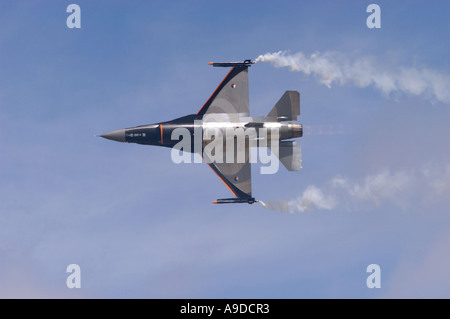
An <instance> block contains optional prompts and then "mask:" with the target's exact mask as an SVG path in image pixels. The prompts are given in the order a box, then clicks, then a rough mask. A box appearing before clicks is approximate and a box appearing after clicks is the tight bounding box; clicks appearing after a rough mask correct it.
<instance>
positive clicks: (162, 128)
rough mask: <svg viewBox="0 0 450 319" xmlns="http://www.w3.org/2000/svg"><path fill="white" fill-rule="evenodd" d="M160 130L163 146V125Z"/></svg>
mask: <svg viewBox="0 0 450 319" xmlns="http://www.w3.org/2000/svg"><path fill="white" fill-rule="evenodd" d="M159 129H160V130H161V144H163V128H162V124H161V125H159Z"/></svg>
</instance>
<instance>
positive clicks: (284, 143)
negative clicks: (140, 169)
mask: <svg viewBox="0 0 450 319" xmlns="http://www.w3.org/2000/svg"><path fill="white" fill-rule="evenodd" d="M254 63H255V62H254V61H251V60H245V61H244V62H210V63H209V64H210V65H212V66H214V67H231V70H230V71H229V73H228V74H227V75H226V76H225V78H224V79H223V80H222V82H221V83H220V84H219V86H218V87H217V88H216V90H215V91H214V92H213V93H212V95H211V96H210V98H209V99H208V100H207V101H206V102H205V104H204V105H203V106H202V107H201V108H200V110H199V111H198V112H197V113H196V114H190V115H186V116H183V117H180V118H177V119H175V120H172V121H167V122H160V123H155V124H149V125H140V126H136V127H132V128H126V129H119V130H114V131H111V132H108V133H105V134H103V135H101V137H104V138H106V139H109V140H113V141H118V142H126V143H138V144H144V145H155V146H164V147H170V148H172V149H176V150H178V152H180V151H183V152H191V153H199V154H200V155H202V158H203V160H204V161H205V162H206V163H207V164H208V165H209V166H210V167H211V168H212V170H213V171H214V172H215V173H216V174H217V176H218V177H219V178H220V180H221V181H222V182H223V183H224V184H225V185H226V186H227V187H228V189H229V190H230V191H231V193H233V195H234V198H223V199H217V200H216V201H213V203H215V204H225V203H249V204H253V203H255V202H257V200H256V199H255V198H254V197H253V195H252V183H251V163H253V161H252V160H251V155H250V148H251V147H255V146H256V147H261V146H267V147H268V148H270V149H271V151H272V153H275V154H276V156H277V157H278V158H279V160H280V162H281V163H282V164H283V165H284V166H285V167H286V168H287V169H288V170H290V171H297V170H299V169H300V168H301V149H300V146H299V145H298V144H297V141H295V140H292V139H293V138H298V137H301V136H302V135H303V128H302V125H301V124H297V123H292V121H297V116H298V115H300V94H299V93H298V92H297V91H286V92H285V93H284V94H283V96H282V97H281V98H280V100H279V101H278V102H277V103H276V104H275V106H274V107H273V109H272V110H271V111H270V112H269V114H267V115H266V116H259V117H251V116H250V112H249V89H248V68H249V67H250V66H251V65H252V64H254ZM230 129H231V134H230V133H229V132H230ZM211 130H212V132H213V133H211ZM208 131H209V133H208ZM180 132H181V133H183V132H187V133H188V134H189V135H190V136H189V142H191V141H194V142H193V143H188V144H186V143H181V142H180V137H184V135H182V134H180ZM212 136H214V139H212ZM219 137H220V138H222V141H220V140H219ZM241 137H243V138H242V139H241ZM238 140H240V141H243V143H239V142H238ZM214 141H216V142H215V143H213V142H214ZM185 142H186V141H185ZM186 145H188V146H186ZM211 145H213V146H214V147H211ZM230 145H231V146H230ZM211 149H215V150H214V151H212V150H211ZM207 150H209V152H207ZM266 151H267V149H266ZM221 152H223V153H221ZM230 152H231V155H230V156H228V154H230ZM213 153H214V154H213ZM239 156H241V157H239Z"/></svg>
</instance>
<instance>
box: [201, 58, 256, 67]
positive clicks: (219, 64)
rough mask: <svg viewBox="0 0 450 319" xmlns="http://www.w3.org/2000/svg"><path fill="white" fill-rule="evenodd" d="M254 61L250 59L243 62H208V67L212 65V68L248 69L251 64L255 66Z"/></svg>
mask: <svg viewBox="0 0 450 319" xmlns="http://www.w3.org/2000/svg"><path fill="white" fill-rule="evenodd" d="M255 63H256V62H255V61H252V60H250V59H247V60H245V61H244V62H209V63H208V65H212V66H214V67H225V68H227V67H249V66H251V65H252V64H255Z"/></svg>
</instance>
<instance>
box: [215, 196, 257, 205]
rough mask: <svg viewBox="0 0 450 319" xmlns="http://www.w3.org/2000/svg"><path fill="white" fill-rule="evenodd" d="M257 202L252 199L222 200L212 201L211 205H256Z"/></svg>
mask: <svg viewBox="0 0 450 319" xmlns="http://www.w3.org/2000/svg"><path fill="white" fill-rule="evenodd" d="M256 202H257V200H256V199H254V198H253V197H249V198H222V199H218V200H215V201H213V204H236V203H247V204H253V203H256Z"/></svg>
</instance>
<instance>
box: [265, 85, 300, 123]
mask: <svg viewBox="0 0 450 319" xmlns="http://www.w3.org/2000/svg"><path fill="white" fill-rule="evenodd" d="M298 115H300V93H298V92H297V91H286V92H284V94H283V96H282V97H281V98H280V100H279V101H278V102H277V104H275V106H274V107H273V109H272V110H271V111H270V112H269V114H267V117H269V118H273V119H277V120H278V121H297V116H298Z"/></svg>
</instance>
